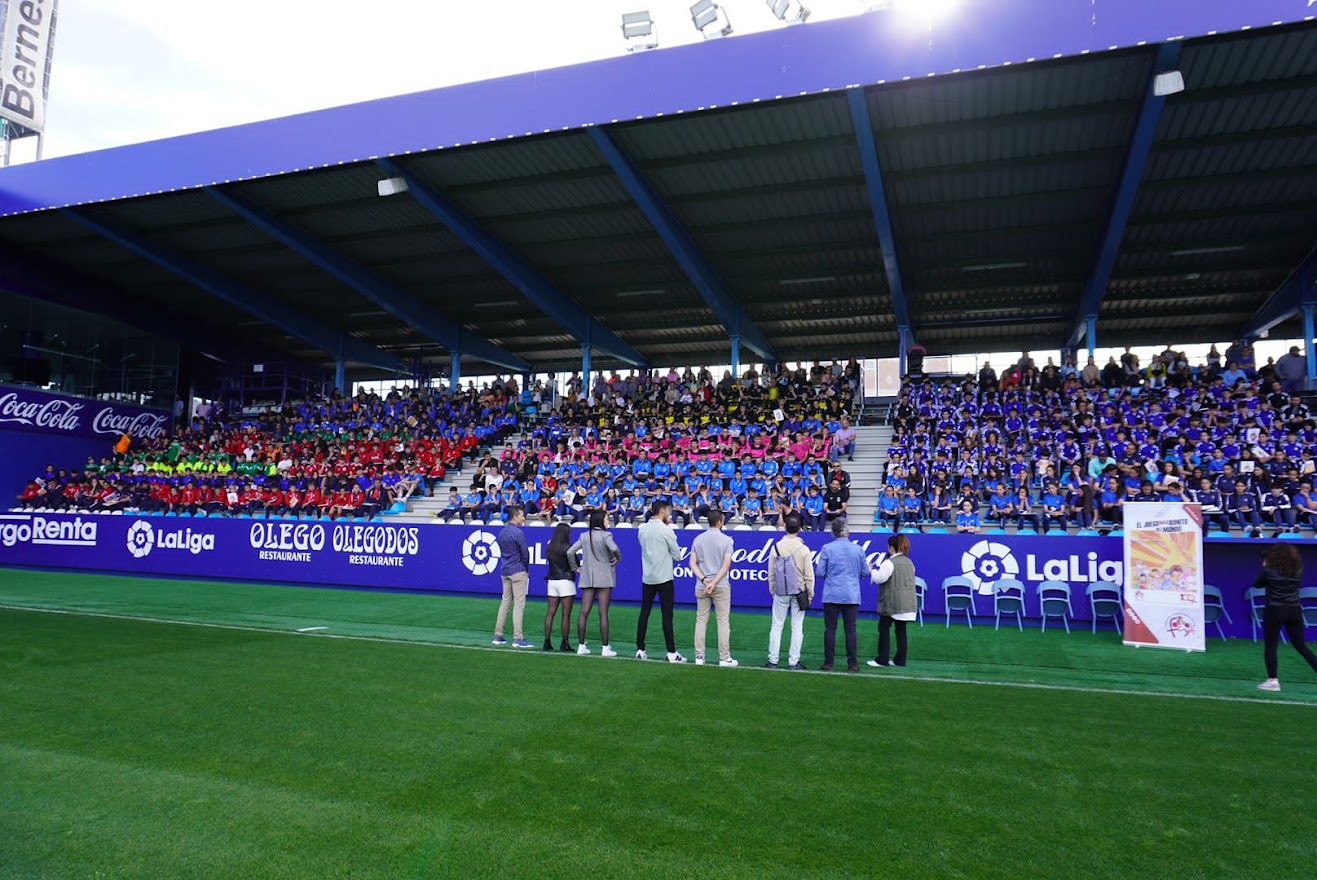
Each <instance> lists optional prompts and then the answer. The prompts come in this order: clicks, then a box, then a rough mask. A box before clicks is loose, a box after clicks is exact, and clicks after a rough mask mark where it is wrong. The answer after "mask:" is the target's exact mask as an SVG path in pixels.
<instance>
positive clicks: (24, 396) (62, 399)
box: [0, 385, 173, 442]
mask: <svg viewBox="0 0 1317 880" xmlns="http://www.w3.org/2000/svg"><path fill="white" fill-rule="evenodd" d="M172 427H173V417H172V416H171V415H170V414H169V413H168V412H166V411H165V410H159V409H151V408H149V407H145V406H134V405H133V404H129V403H120V402H118V401H112V400H94V399H92V398H89V397H74V396H73V395H71V394H56V393H54V392H50V391H39V390H37V389H36V388H20V387H16V386H9V385H0V431H37V432H40V433H44V434H63V435H65V436H69V437H88V438H93V439H104V438H109V441H107V442H112V441H113V440H115V439H116V438H118V436H119V435H120V434H124V433H127V434H131V435H132V436H133V437H136V438H139V439H144V440H158V439H159V438H161V437H163V436H165V435H166V434H168V433H169V432H170V430H171V428H172Z"/></svg>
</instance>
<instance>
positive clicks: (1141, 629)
mask: <svg viewBox="0 0 1317 880" xmlns="http://www.w3.org/2000/svg"><path fill="white" fill-rule="evenodd" d="M1124 531H1125V573H1126V578H1125V644H1127V645H1150V646H1154V647H1158V648H1178V649H1180V650H1183V651H1205V650H1207V634H1206V631H1205V624H1204V613H1203V512H1202V508H1201V507H1200V506H1199V505H1197V504H1165V503H1146V504H1145V503H1138V504H1126V505H1125V530H1124Z"/></svg>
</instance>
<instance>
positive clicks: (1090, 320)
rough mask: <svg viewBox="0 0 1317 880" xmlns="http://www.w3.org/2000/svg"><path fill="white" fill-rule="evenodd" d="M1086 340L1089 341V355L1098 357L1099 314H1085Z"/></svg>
mask: <svg viewBox="0 0 1317 880" xmlns="http://www.w3.org/2000/svg"><path fill="white" fill-rule="evenodd" d="M1084 341H1085V342H1086V343H1088V356H1089V357H1097V355H1096V351H1097V315H1085V316H1084Z"/></svg>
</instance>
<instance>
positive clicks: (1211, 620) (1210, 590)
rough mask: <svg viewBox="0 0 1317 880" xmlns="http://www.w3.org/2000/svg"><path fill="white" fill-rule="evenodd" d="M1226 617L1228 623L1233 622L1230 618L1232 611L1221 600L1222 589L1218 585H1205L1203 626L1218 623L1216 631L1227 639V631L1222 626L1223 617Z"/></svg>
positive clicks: (1222, 638)
mask: <svg viewBox="0 0 1317 880" xmlns="http://www.w3.org/2000/svg"><path fill="white" fill-rule="evenodd" d="M1223 617H1224V618H1225V619H1226V623H1233V622H1234V621H1232V620H1231V619H1230V612H1229V611H1227V610H1226V606H1225V603H1224V602H1222V601H1221V591H1220V590H1219V589H1217V588H1216V587H1213V586H1209V585H1204V586H1203V626H1211V625H1212V624H1216V633H1217V635H1219V636H1220V637H1221V641H1223V642H1224V641H1225V640H1226V632H1225V630H1224V629H1222V628H1221V618H1223Z"/></svg>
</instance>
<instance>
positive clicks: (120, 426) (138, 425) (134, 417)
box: [91, 406, 169, 440]
mask: <svg viewBox="0 0 1317 880" xmlns="http://www.w3.org/2000/svg"><path fill="white" fill-rule="evenodd" d="M91 429H92V430H93V431H95V432H96V433H97V434H131V435H133V436H134V437H145V438H146V439H148V440H155V439H157V438H159V437H161V436H163V435H164V434H165V433H166V432H167V431H168V430H169V417H168V416H164V415H159V414H157V413H148V412H143V413H117V412H115V411H114V407H112V406H107V407H105V408H104V409H102V410H101V411H100V412H98V413H97V414H96V417H95V418H94V419H92V420H91Z"/></svg>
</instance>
